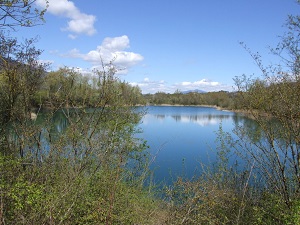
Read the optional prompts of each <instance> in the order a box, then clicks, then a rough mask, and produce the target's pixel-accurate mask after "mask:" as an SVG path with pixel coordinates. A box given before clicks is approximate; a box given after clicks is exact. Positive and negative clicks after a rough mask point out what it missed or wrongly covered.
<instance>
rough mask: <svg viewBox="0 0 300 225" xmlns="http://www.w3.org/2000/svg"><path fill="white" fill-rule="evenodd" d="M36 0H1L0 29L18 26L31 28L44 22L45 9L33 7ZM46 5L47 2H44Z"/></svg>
mask: <svg viewBox="0 0 300 225" xmlns="http://www.w3.org/2000/svg"><path fill="white" fill-rule="evenodd" d="M36 1H37V0H1V1H0V29H4V28H5V27H10V28H13V29H14V28H15V27H18V26H22V27H32V26H35V25H37V24H40V22H44V14H45V12H46V9H42V10H40V9H38V8H36V7H35V5H34V4H35V2H36ZM45 1H46V3H47V5H48V1H47V0H45Z"/></svg>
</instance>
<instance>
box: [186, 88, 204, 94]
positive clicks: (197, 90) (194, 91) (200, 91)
mask: <svg viewBox="0 0 300 225" xmlns="http://www.w3.org/2000/svg"><path fill="white" fill-rule="evenodd" d="M181 93H182V94H188V93H206V91H202V90H199V89H195V90H188V91H182V92H181Z"/></svg>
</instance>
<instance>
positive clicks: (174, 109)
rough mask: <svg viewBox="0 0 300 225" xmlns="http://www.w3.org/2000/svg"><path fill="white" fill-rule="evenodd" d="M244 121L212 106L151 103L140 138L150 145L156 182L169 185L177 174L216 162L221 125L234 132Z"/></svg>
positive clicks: (191, 173)
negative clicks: (236, 126)
mask: <svg viewBox="0 0 300 225" xmlns="http://www.w3.org/2000/svg"><path fill="white" fill-rule="evenodd" d="M243 120H246V118H245V117H242V116H240V115H238V114H237V113H234V112H229V111H222V110H217V109H215V108H210V107H193V106H190V107H189V106H183V107H181V106H148V107H147V113H146V115H145V116H144V117H143V119H142V123H141V124H140V128H141V129H142V130H143V133H142V134H139V137H141V138H143V139H145V140H146V141H147V144H148V145H149V151H150V153H151V157H152V159H153V163H152V165H151V169H152V170H154V177H153V180H154V182H155V183H156V184H158V183H161V182H162V181H164V182H166V183H167V184H170V183H172V182H173V181H175V180H176V177H177V176H185V177H187V178H192V177H193V176H194V175H198V174H199V172H200V170H201V163H204V164H206V165H211V164H212V163H214V162H215V159H216V138H217V133H216V132H217V131H218V130H219V127H220V125H221V126H222V130H223V131H225V132H230V133H231V131H232V130H233V129H234V127H235V125H236V124H237V123H238V122H241V121H243Z"/></svg>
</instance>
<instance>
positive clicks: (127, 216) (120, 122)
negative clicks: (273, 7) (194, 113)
mask: <svg viewBox="0 0 300 225" xmlns="http://www.w3.org/2000/svg"><path fill="white" fill-rule="evenodd" d="M34 1H35V0H30V1H25V0H18V1H0V9H1V10H2V12H6V14H5V15H4V16H2V17H0V28H1V34H0V39H1V40H0V98H1V101H0V224H1V225H2V224H3V225H5V224H291V225H293V224H300V104H299V102H300V99H299V98H300V97H299V96H300V75H299V74H300V73H299V71H300V61H299V59H300V52H299V31H300V16H289V17H288V19H287V23H286V28H287V32H286V34H285V35H284V36H282V39H281V42H280V43H279V44H278V46H276V48H275V49H272V50H271V52H272V53H273V54H274V55H275V56H278V57H280V58H282V61H283V63H284V66H277V65H272V66H269V65H268V66H264V65H263V63H262V61H261V57H260V56H259V55H258V54H257V53H252V52H251V50H249V49H248V48H247V46H245V45H243V46H244V48H245V50H246V51H248V52H249V55H250V56H251V57H252V58H253V61H254V62H256V64H257V66H258V67H259V68H260V70H261V74H262V75H261V77H260V78H251V77H249V76H246V75H242V76H240V77H235V78H234V81H235V84H236V91H235V92H225V91H220V92H208V93H188V94H183V93H181V92H180V91H176V92H175V93H173V94H168V93H161V92H158V93H156V94H146V95H143V94H142V93H141V90H140V88H139V87H137V86H131V85H129V84H128V83H126V82H125V81H122V80H120V78H118V76H116V72H117V68H116V67H115V66H114V64H113V61H112V62H111V63H107V64H105V63H102V69H101V70H94V71H93V73H92V74H90V75H86V74H85V75H84V74H80V73H79V72H78V71H76V69H72V68H60V69H58V70H57V71H51V72H48V69H47V68H48V66H49V65H47V64H43V63H40V62H39V60H38V59H39V56H40V55H41V53H42V50H40V49H37V48H36V47H35V44H36V40H35V39H29V40H23V41H20V40H18V39H16V38H14V37H12V36H11V35H10V33H9V32H6V31H7V29H13V28H14V27H18V26H25V27H28V29H30V27H31V26H34V25H38V24H39V23H42V22H43V20H44V18H43V16H44V13H45V10H38V9H33V8H31V7H30V6H31V5H32V3H34ZM25 3H26V4H25ZM3 9H5V10H3ZM2 12H1V13H2ZM5 18H10V19H5ZM20 18H22V20H20ZM24 18H26V19H27V20H24ZM22 21H26V23H24V22H22ZM147 104H154V105H160V104H170V105H212V106H218V107H221V108H226V109H230V110H236V111H241V112H243V113H245V114H247V115H248V116H249V117H250V118H252V119H253V120H254V121H255V122H256V123H257V124H258V125H259V126H260V127H261V129H262V131H263V133H261V134H259V135H260V136H263V137H264V138H263V139H262V140H257V138H256V137H257V135H258V134H257V133H255V131H254V130H253V132H252V133H248V132H246V130H247V129H246V128H245V127H242V126H241V127H237V128H236V130H235V131H234V132H235V133H236V135H237V136H238V139H235V138H233V137H232V136H230V135H228V134H227V133H226V132H224V131H223V130H222V127H221V126H220V129H219V131H218V139H217V140H216V143H218V148H217V149H215V151H216V152H217V156H218V158H217V163H216V165H215V166H214V167H213V168H203V173H202V175H201V176H199V177H196V178H194V179H192V180H188V179H186V178H185V177H178V178H177V180H176V181H175V182H174V184H173V186H165V187H164V188H160V189H158V188H156V187H155V186H152V185H146V180H147V179H149V177H150V175H151V171H150V169H149V168H150V164H151V161H152V159H151V156H150V155H149V153H148V152H147V142H146V141H145V140H142V139H138V138H136V136H135V134H136V133H138V132H141V131H140V130H138V129H137V126H136V125H137V124H138V123H139V122H140V120H141V118H142V116H143V115H144V113H145V112H144V111H141V110H136V107H137V106H140V105H147ZM60 116H63V117H64V118H65V119H66V121H67V122H66V124H65V126H62V127H61V126H58V125H57V123H56V121H57V120H59V118H60ZM274 121H276V123H274ZM274 124H275V125H274ZM232 148H233V149H236V152H235V154H240V156H241V157H242V158H243V159H244V160H245V162H246V164H245V166H244V168H242V169H241V168H237V167H235V166H234V165H231V164H229V158H230V155H231V154H232V152H231V150H230V149H232Z"/></svg>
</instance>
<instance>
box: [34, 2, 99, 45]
mask: <svg viewBox="0 0 300 225" xmlns="http://www.w3.org/2000/svg"><path fill="white" fill-rule="evenodd" d="M48 1H49V7H48V9H47V12H49V13H51V14H53V15H56V16H63V17H66V18H68V19H69V21H68V26H67V27H65V28H63V29H62V30H66V31H69V32H71V33H75V34H87V35H93V34H95V33H96V29H95V28H94V23H95V21H96V17H95V16H94V15H88V14H85V13H82V12H80V10H79V9H78V8H77V7H76V6H75V4H74V3H73V2H72V1H69V0H48ZM36 4H37V5H38V6H40V7H42V8H45V7H46V2H45V0H37V1H36ZM69 37H70V38H73V39H74V38H76V35H71V36H70V35H69Z"/></svg>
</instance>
